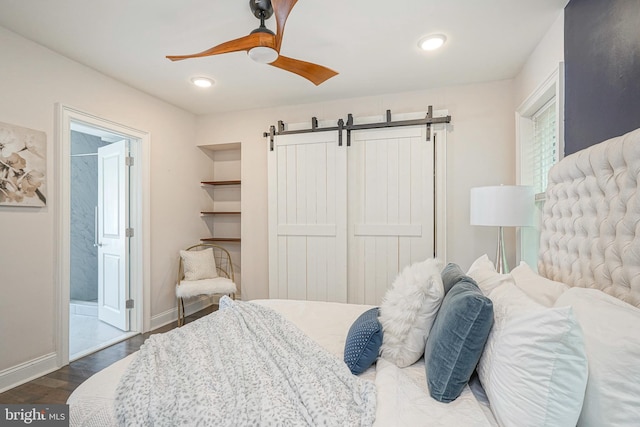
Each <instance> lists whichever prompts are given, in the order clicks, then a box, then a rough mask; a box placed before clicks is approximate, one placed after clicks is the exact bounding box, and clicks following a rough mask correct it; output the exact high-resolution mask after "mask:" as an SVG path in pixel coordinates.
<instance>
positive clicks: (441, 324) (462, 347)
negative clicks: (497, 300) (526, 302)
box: [424, 279, 493, 402]
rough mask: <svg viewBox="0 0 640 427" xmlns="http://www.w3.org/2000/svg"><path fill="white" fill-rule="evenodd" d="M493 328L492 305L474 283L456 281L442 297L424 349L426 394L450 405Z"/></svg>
mask: <svg viewBox="0 0 640 427" xmlns="http://www.w3.org/2000/svg"><path fill="white" fill-rule="evenodd" d="M492 325H493V304H492V303H491V300H489V298H487V297H485V296H484V295H482V292H480V289H478V286H477V285H476V284H475V283H474V282H473V281H470V280H469V281H468V280H465V279H462V280H460V281H459V282H457V283H456V284H455V285H454V286H453V287H452V288H451V290H450V291H449V292H448V293H447V295H445V297H444V299H443V301H442V305H441V306H440V311H439V312H438V316H437V317H436V320H435V322H434V323H433V328H432V329H431V333H430V334H429V337H428V338H427V344H426V347H425V350H424V360H425V368H426V371H427V383H428V386H429V394H430V395H431V397H433V398H434V399H435V400H437V401H439V402H451V401H453V400H455V399H456V398H457V397H458V396H459V395H460V393H461V392H462V390H463V388H464V386H465V385H466V384H467V383H468V382H469V378H471V374H472V373H473V370H474V369H475V367H476V365H477V364H478V360H480V356H481V354H482V350H483V349H484V345H485V343H486V341H487V337H488V336H489V331H490V330H491V326H492Z"/></svg>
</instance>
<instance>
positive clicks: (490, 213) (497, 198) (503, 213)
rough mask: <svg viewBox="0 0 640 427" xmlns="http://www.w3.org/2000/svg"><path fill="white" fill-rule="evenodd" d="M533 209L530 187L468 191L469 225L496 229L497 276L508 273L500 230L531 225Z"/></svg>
mask: <svg viewBox="0 0 640 427" xmlns="http://www.w3.org/2000/svg"><path fill="white" fill-rule="evenodd" d="M534 207H535V206H534V192H533V187H530V186H525V185H496V186H489V187H476V188H472V189H471V200H470V215H469V216H470V223H471V225H485V226H494V227H500V228H499V230H498V249H497V251H496V270H497V271H498V272H499V273H508V272H509V267H508V265H507V254H506V253H505V250H504V233H503V227H526V226H532V225H534V224H533V217H534Z"/></svg>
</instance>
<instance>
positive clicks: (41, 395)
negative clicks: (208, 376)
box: [0, 305, 218, 403]
mask: <svg viewBox="0 0 640 427" xmlns="http://www.w3.org/2000/svg"><path fill="white" fill-rule="evenodd" d="M217 309H218V306H217V305H212V306H210V307H208V308H205V309H204V310H201V311H199V312H197V313H194V314H192V315H191V316H188V317H187V319H186V321H187V322H192V321H194V320H196V319H198V318H200V317H203V316H206V315H207V314H209V313H212V312H213V311H215V310H217ZM177 326H178V323H177V322H173V323H171V324H168V325H166V326H163V327H161V328H158V329H156V330H154V331H151V332H147V333H144V334H140V335H136V336H134V337H131V338H129V339H127V340H125V341H121V342H119V343H117V344H114V345H112V346H110V347H107V348H105V349H103V350H100V351H97V352H95V353H93V354H90V355H88V356H85V357H83V358H81V359H78V360H76V361H74V362H71V363H70V364H69V365H67V366H65V367H63V368H61V369H58V370H57V371H54V372H52V373H50V374H48V375H45V376H43V377H40V378H37V379H35V380H33V381H30V382H28V383H25V384H22V385H20V386H18V387H15V388H12V389H11V390H8V391H6V392H4V393H0V403H66V402H67V398H68V397H69V395H71V392H73V390H75V389H76V387H78V386H79V385H80V384H81V383H82V382H83V381H84V380H86V379H87V378H89V377H90V376H91V375H93V374H95V373H96V372H98V371H100V370H102V369H104V368H106V367H107V366H109V365H111V364H112V363H114V362H117V361H118V360H120V359H122V358H124V357H126V356H128V355H129V354H131V353H133V352H134V351H137V350H138V349H139V348H140V346H141V345H142V343H143V342H144V341H145V340H146V339H147V338H149V337H150V336H151V335H153V334H158V333H162V332H167V331H170V330H171V329H173V328H176V327H177Z"/></svg>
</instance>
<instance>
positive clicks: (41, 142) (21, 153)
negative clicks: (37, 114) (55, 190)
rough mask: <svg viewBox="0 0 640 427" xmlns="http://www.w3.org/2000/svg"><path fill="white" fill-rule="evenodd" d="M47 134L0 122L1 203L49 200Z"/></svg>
mask: <svg viewBox="0 0 640 427" xmlns="http://www.w3.org/2000/svg"><path fill="white" fill-rule="evenodd" d="M46 178H47V135H46V134H45V133H44V132H42V131H39V130H33V129H28V128H24V127H20V126H15V125H10V124H7V123H2V122H0V205H2V206H35V207H41V206H46V204H47V186H46Z"/></svg>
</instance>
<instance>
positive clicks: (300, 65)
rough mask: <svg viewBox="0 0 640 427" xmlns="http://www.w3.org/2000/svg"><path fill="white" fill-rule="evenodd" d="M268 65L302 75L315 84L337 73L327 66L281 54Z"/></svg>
mask: <svg viewBox="0 0 640 427" xmlns="http://www.w3.org/2000/svg"><path fill="white" fill-rule="evenodd" d="M269 65H273V66H274V67H278V68H281V69H283V70H285V71H289V72H291V73H294V74H297V75H299V76H301V77H304V78H305V79H307V80H309V81H310V82H311V83H313V84H314V85H316V86H318V85H320V84H322V83H324V82H325V81H327V80H329V79H330V78H331V77H333V76H336V75H338V73H337V72H335V71H333V70H331V69H329V68H327V67H323V66H322V65H318V64H312V63H311V62H305V61H300V60H299V59H293V58H287V57H286V56H282V55H280V56H278V59H276V60H275V61H273V62H272V63H271V64H269Z"/></svg>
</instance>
